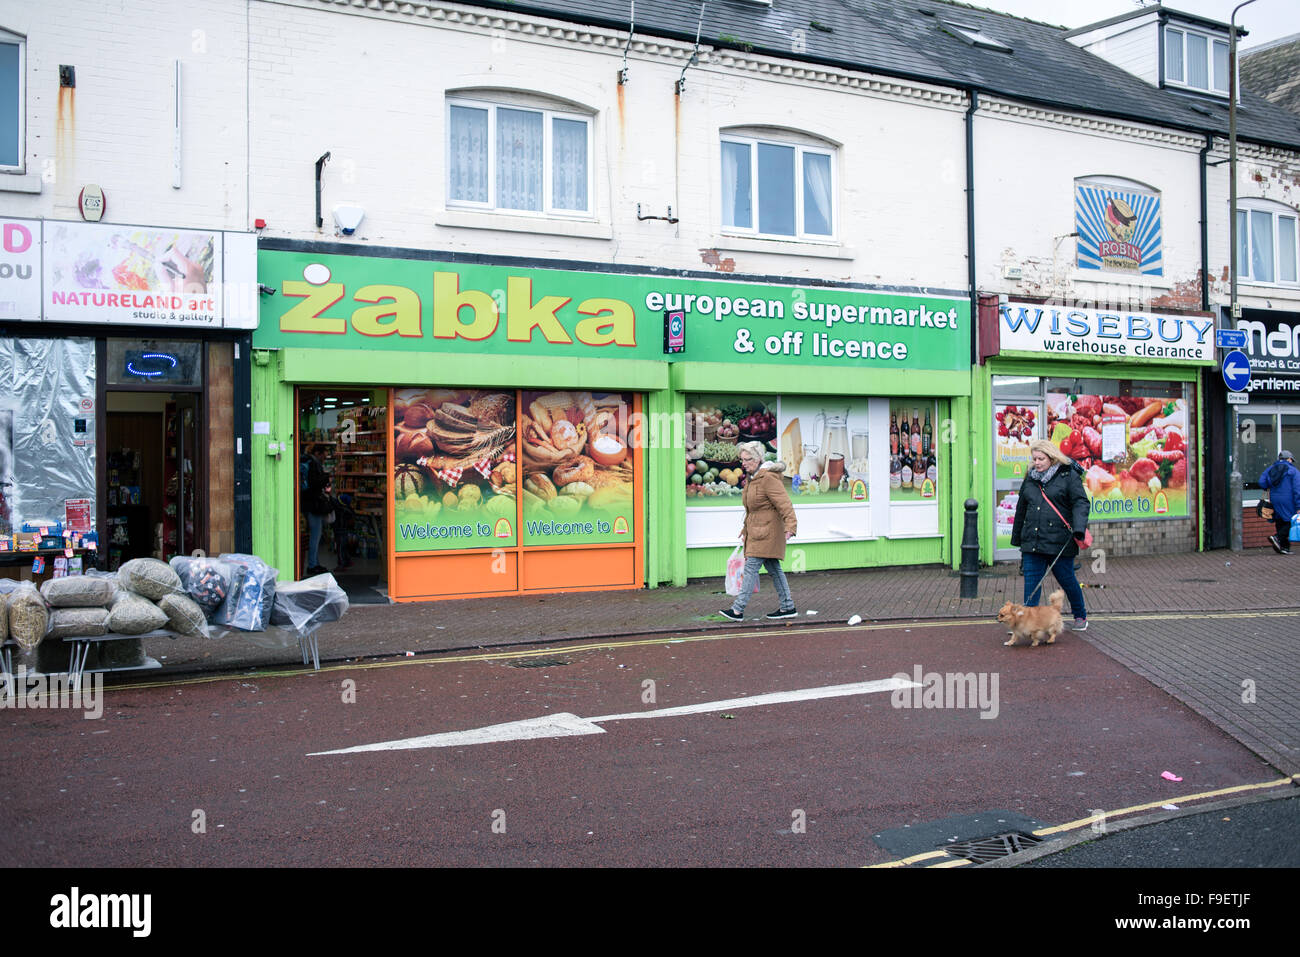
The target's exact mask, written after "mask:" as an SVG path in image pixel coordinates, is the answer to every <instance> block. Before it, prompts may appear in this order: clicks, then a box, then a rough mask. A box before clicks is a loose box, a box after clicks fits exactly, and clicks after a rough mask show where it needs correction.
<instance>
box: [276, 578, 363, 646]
mask: <svg viewBox="0 0 1300 957" xmlns="http://www.w3.org/2000/svg"><path fill="white" fill-rule="evenodd" d="M347 610H348V595H347V592H345V591H344V590H343V589H342V588H340V587H339V585H338V582H336V581H335V580H334V576H333V575H331V574H329V573H328V572H326V573H325V574H323V575H316V576H314V577H312V578H304V579H303V580H302V581H300V582H281V583H280V584H279V585H278V586H276V589H275V607H274V608H273V609H272V611H271V624H272V625H279V626H281V627H286V628H293V629H294V630H295V631H297V632H298V633H300V634H303V633H306V632H308V631H310V630H311V629H313V628H315V627H316V626H317V625H322V624H324V623H325V622H327V621H338V620H339V619H340V618H342V617H343V613H344V612H345V611H347Z"/></svg>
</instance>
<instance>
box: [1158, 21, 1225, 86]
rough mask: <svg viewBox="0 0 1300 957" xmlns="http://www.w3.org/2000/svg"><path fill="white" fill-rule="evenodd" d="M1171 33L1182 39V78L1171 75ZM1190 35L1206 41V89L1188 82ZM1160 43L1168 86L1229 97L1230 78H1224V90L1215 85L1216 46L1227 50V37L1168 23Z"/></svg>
mask: <svg viewBox="0 0 1300 957" xmlns="http://www.w3.org/2000/svg"><path fill="white" fill-rule="evenodd" d="M1171 31H1172V32H1177V33H1178V34H1179V35H1180V36H1181V38H1182V39H1181V41H1180V44H1181V46H1182V51H1183V70H1182V75H1181V76H1172V75H1171V74H1170V62H1169V34H1170V32H1171ZM1189 34H1194V35H1196V36H1198V37H1203V38H1204V39H1205V55H1206V62H1205V70H1206V72H1205V76H1206V86H1204V87H1200V86H1194V85H1193V84H1191V83H1189V82H1188V81H1187V73H1188V70H1187V65H1188V60H1189V58H1190V50H1189V47H1188V43H1187V37H1188V35H1189ZM1160 42H1161V44H1162V46H1161V48H1160V52H1161V56H1162V58H1163V60H1164V65H1165V83H1166V85H1168V86H1173V87H1177V88H1179V89H1183V90H1196V91H1197V92H1199V93H1213V94H1220V95H1223V96H1227V95H1228V84H1229V83H1230V82H1231V80H1230V78H1229V77H1227V76H1224V78H1223V83H1224V85H1223V87H1222V88H1220V87H1217V86H1215V85H1214V46H1215V44H1216V43H1221V44H1223V46H1224V47H1225V48H1227V46H1228V40H1227V38H1226V37H1220V36H1216V35H1215V34H1213V33H1207V32H1205V31H1204V30H1195V29H1192V28H1190V27H1187V26H1184V25H1183V24H1181V23H1180V24H1173V23H1167V24H1165V29H1164V34H1163V35H1162V36H1161V38H1160ZM1231 69H1232V64H1231V63H1229V64H1228V70H1231ZM1225 72H1227V71H1225Z"/></svg>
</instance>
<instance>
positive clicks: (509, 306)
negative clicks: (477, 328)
mask: <svg viewBox="0 0 1300 957" xmlns="http://www.w3.org/2000/svg"><path fill="white" fill-rule="evenodd" d="M568 302H569V297H568V296H543V297H542V299H541V301H540V302H533V281H532V280H531V279H523V278H520V277H518V276H511V277H510V278H509V279H507V280H506V337H507V338H508V339H509V340H510V341H511V342H531V341H532V338H533V330H534V329H538V328H540V329H541V330H542V337H543V338H544V339H545V340H546V341H547V342H551V343H566V344H572V342H573V340H572V339H570V338H569V334H568V333H567V332H565V331H564V326H563V325H561V324H560V320H559V319H558V318H556V316H555V312H556V310H558V309H561V308H563V307H564V306H565V305H567V304H568ZM524 303H527V305H523V304H524Z"/></svg>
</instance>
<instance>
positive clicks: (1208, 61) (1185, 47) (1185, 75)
mask: <svg viewBox="0 0 1300 957" xmlns="http://www.w3.org/2000/svg"><path fill="white" fill-rule="evenodd" d="M1165 82H1166V83H1170V84H1173V85H1175V86H1185V87H1190V88H1191V89H1194V90H1204V91H1206V92H1207V93H1223V94H1224V95H1227V92H1228V41H1227V40H1219V39H1216V38H1215V37H1212V36H1210V35H1209V34H1207V33H1197V32H1195V31H1193V30H1187V29H1183V28H1181V27H1172V26H1167V27H1165Z"/></svg>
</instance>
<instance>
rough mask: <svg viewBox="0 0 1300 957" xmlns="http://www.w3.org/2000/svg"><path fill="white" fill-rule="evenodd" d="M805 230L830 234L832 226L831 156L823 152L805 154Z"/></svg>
mask: <svg viewBox="0 0 1300 957" xmlns="http://www.w3.org/2000/svg"><path fill="white" fill-rule="evenodd" d="M803 184H804V188H803V218H804V232H805V233H809V234H811V235H815V236H829V235H831V234H832V233H833V232H834V230H833V229H832V228H831V227H832V223H831V158H830V157H829V156H825V155H823V154H821V153H807V152H805V153H804V154H803Z"/></svg>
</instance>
